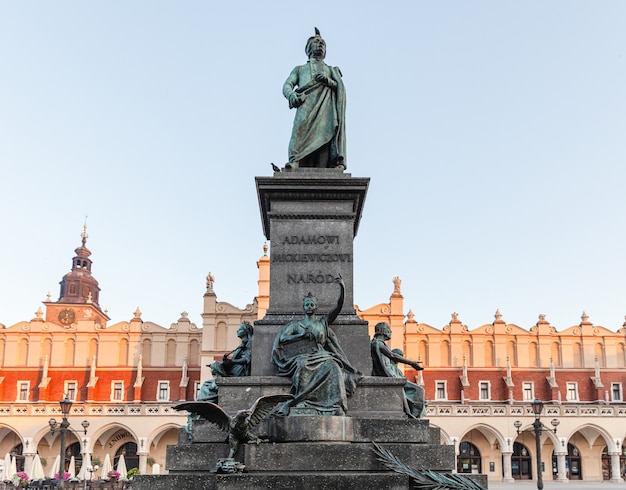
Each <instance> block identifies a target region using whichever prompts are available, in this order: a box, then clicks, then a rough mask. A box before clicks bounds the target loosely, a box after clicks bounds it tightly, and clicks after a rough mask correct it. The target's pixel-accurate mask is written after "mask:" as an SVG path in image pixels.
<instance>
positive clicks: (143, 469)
mask: <svg viewBox="0 0 626 490" xmlns="http://www.w3.org/2000/svg"><path fill="white" fill-rule="evenodd" d="M137 456H139V472H140V473H141V474H142V475H145V474H147V472H148V453H146V452H143V453H140V452H138V453H137Z"/></svg>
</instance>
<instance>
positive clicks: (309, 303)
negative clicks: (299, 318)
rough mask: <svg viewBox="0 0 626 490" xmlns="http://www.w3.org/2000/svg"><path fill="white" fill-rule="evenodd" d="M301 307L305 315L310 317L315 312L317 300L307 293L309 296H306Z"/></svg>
mask: <svg viewBox="0 0 626 490" xmlns="http://www.w3.org/2000/svg"><path fill="white" fill-rule="evenodd" d="M302 306H303V307H304V312H305V313H306V314H308V315H311V314H313V313H315V311H316V310H317V298H316V297H315V296H313V295H312V294H311V292H310V291H309V294H307V295H306V296H305V297H304V299H303V301H302Z"/></svg>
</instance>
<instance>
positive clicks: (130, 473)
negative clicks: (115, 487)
mask: <svg viewBox="0 0 626 490" xmlns="http://www.w3.org/2000/svg"><path fill="white" fill-rule="evenodd" d="M135 475H141V472H140V471H139V468H131V469H130V470H128V473H126V479H127V480H132V479H133V476H135Z"/></svg>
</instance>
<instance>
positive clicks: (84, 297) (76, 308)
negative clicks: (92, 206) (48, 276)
mask: <svg viewBox="0 0 626 490" xmlns="http://www.w3.org/2000/svg"><path fill="white" fill-rule="evenodd" d="M87 236H88V235H87V225H86V224H85V225H84V226H83V232H82V233H81V237H82V242H81V245H80V247H78V248H77V249H76V250H75V252H76V256H75V257H74V258H73V259H72V270H71V271H70V272H68V273H67V274H65V275H64V276H63V279H62V280H61V283H60V284H61V294H60V296H59V300H58V301H57V302H50V301H49V300H48V301H44V304H45V305H46V321H48V322H53V323H58V324H61V325H63V326H64V327H65V328H71V327H72V326H73V325H75V324H76V323H77V322H78V321H79V320H91V321H94V322H95V323H96V324H100V325H102V327H104V326H105V325H106V322H107V320H109V317H108V316H107V315H106V314H105V313H104V312H103V311H102V310H101V309H100V305H99V304H98V299H99V296H100V287H99V286H98V281H96V279H95V278H94V277H93V276H92V275H91V264H92V262H91V259H90V258H89V256H90V255H91V251H90V250H89V249H88V248H87V246H86V245H87Z"/></svg>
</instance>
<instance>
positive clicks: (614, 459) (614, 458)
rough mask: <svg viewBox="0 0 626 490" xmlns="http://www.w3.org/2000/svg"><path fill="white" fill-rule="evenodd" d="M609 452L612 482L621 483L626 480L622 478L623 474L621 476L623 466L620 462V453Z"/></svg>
mask: <svg viewBox="0 0 626 490" xmlns="http://www.w3.org/2000/svg"><path fill="white" fill-rule="evenodd" d="M609 454H610V455H611V482H612V483H617V482H620V483H621V482H623V481H624V480H623V479H622V476H621V468H620V464H619V457H620V454H619V453H609Z"/></svg>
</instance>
